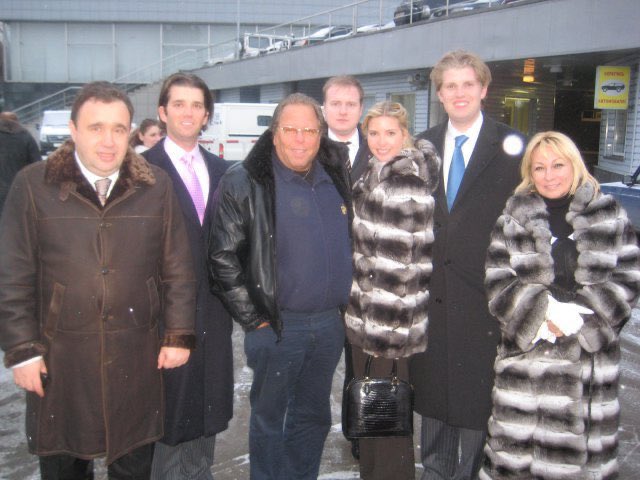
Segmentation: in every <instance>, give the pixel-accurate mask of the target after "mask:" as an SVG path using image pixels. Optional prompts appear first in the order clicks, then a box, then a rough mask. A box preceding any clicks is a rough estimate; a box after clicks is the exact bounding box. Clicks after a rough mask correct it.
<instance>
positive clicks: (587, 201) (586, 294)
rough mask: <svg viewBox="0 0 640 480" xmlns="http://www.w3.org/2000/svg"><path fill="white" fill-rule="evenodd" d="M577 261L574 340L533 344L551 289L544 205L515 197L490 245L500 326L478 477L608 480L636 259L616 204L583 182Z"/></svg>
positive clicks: (637, 281) (572, 209)
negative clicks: (621, 338)
mask: <svg viewBox="0 0 640 480" xmlns="http://www.w3.org/2000/svg"><path fill="white" fill-rule="evenodd" d="M566 219H567V222H568V223H569V224H570V225H571V226H572V227H573V231H574V240H575V242H576V247H577V250H578V253H579V257H578V267H577V269H576V271H575V279H576V281H577V283H578V285H579V289H578V292H577V299H576V303H579V304H581V305H584V306H586V307H588V308H590V309H591V310H593V311H594V314H593V315H583V319H584V325H583V327H582V328H581V330H580V331H579V332H578V333H577V334H576V335H570V336H566V337H561V338H558V339H557V340H556V342H555V343H550V342H547V341H542V340H540V341H538V342H537V343H535V344H532V343H531V342H532V340H533V338H534V337H535V335H536V333H537V331H538V328H539V327H540V325H541V324H542V322H543V321H545V314H546V309H547V303H548V302H547V293H548V287H549V286H550V285H551V284H552V283H553V281H554V270H553V260H552V257H551V232H550V230H549V223H548V213H547V208H546V204H545V202H544V201H543V200H542V198H541V197H540V196H539V195H537V194H535V193H529V194H516V195H514V196H512V197H511V198H510V199H509V201H508V202H507V205H506V207H505V210H504V213H503V215H502V216H501V217H500V218H499V219H498V222H497V224H496V227H495V229H494V231H493V233H492V236H491V243H490V246H489V250H488V256H487V269H486V281H485V283H486V287H487V294H488V299H489V307H490V310H491V313H493V314H494V315H495V316H496V317H497V319H498V320H499V322H500V326H501V329H502V341H501V344H500V345H499V347H498V355H497V358H496V362H495V372H496V378H495V386H494V389H493V395H492V398H493V405H494V406H493V412H492V415H491V418H490V419H489V423H488V431H489V435H488V438H487V445H486V446H485V453H486V458H487V460H486V462H485V464H484V466H483V468H482V471H481V473H480V478H482V479H487V478H493V479H502V478H505V479H506V478H545V479H567V480H568V479H583V478H601V479H605V478H613V477H614V476H615V472H616V470H617V464H616V453H617V452H616V446H617V425H618V415H619V404H618V399H617V382H618V375H619V370H618V361H619V355H620V353H619V345H618V334H619V332H620V329H621V328H622V326H623V325H624V324H625V322H626V321H627V320H628V318H629V316H630V314H631V309H632V307H633V305H634V304H635V302H636V300H637V298H638V293H639V292H640V263H639V259H640V250H639V249H638V247H637V245H636V239H635V233H634V231H633V229H632V228H631V224H630V222H629V220H628V218H627V216H626V213H625V212H624V210H622V209H621V208H620V207H619V206H618V204H617V203H616V202H615V200H614V199H613V198H612V197H611V196H609V195H602V194H600V193H598V192H596V191H595V188H594V187H593V185H591V184H589V183H585V184H584V185H582V186H580V187H579V188H578V190H577V191H576V193H575V195H574V198H573V199H572V201H571V204H570V205H569V211H568V213H567V215H566Z"/></svg>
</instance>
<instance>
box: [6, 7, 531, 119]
mask: <svg viewBox="0 0 640 480" xmlns="http://www.w3.org/2000/svg"><path fill="white" fill-rule="evenodd" d="M389 1H390V0H386V2H387V3H386V6H387V7H388V6H389ZM505 1H507V0H478V1H477V2H476V3H477V4H478V5H477V6H480V7H483V8H484V7H486V8H491V7H494V6H497V5H502V4H503V3H504V2H505ZM521 1H522V2H523V3H527V2H529V1H536V0H521ZM449 2H450V0H446V3H445V5H444V6H443V7H440V8H438V9H435V8H434V9H431V10H429V9H428V8H427V11H429V14H428V15H429V16H428V18H426V19H425V18H419V19H417V20H416V19H414V17H413V15H414V12H413V8H409V12H407V14H408V15H409V20H408V22H405V23H413V22H414V20H415V21H422V20H427V21H430V20H433V19H438V18H441V17H446V16H448V15H450V14H453V13H457V12H465V11H469V12H470V11H472V10H475V8H473V9H468V8H461V7H460V4H450V3H449ZM400 3H401V2H400V0H394V1H393V4H392V5H393V8H397V7H398V6H399V5H400ZM365 4H368V5H369V6H370V7H372V8H369V10H370V11H371V10H373V9H374V8H375V9H376V10H377V15H372V14H371V13H370V12H369V13H368V14H364V15H359V12H358V10H359V7H362V6H363V5H365ZM425 4H426V2H425ZM384 7H385V0H357V1H355V2H352V3H349V4H346V5H343V6H340V7H335V8H331V9H329V10H325V11H322V12H319V13H316V14H314V15H308V16H305V17H301V18H298V19H296V20H293V21H291V22H286V23H281V24H278V25H274V26H271V27H266V28H262V29H256V30H255V32H242V33H240V32H239V31H238V34H239V35H242V37H244V34H245V33H255V34H271V35H283V34H284V35H289V36H291V37H292V39H293V40H294V41H295V40H296V39H299V38H301V37H307V36H309V35H310V34H311V33H312V31H314V29H318V28H321V27H332V26H347V27H350V33H349V34H347V35H353V34H357V33H359V31H358V29H359V28H361V27H363V26H365V25H362V24H361V23H364V22H365V21H371V20H372V19H374V18H376V19H377V24H371V25H369V27H370V29H369V31H372V30H373V31H375V30H382V29H386V28H392V27H393V26H394V24H393V21H389V22H386V23H384V21H383V18H384V15H385V8H384ZM478 11H479V12H480V11H483V10H480V9H478ZM347 35H345V36H347ZM241 59H242V48H241V41H240V39H239V38H236V37H234V38H231V39H228V40H224V41H221V42H218V43H214V44H210V45H207V46H204V47H201V48H187V49H184V50H182V51H180V52H177V53H174V54H172V55H169V56H167V57H163V58H162V59H160V60H158V61H156V62H152V63H150V64H148V65H144V66H142V67H139V68H136V69H135V70H132V71H130V72H127V73H126V74H124V75H121V76H119V77H117V78H115V79H114V80H113V82H114V83H118V84H126V85H127V86H126V88H125V89H126V90H127V91H128V92H129V91H132V90H133V89H135V88H138V87H139V86H140V85H144V84H149V83H154V82H157V81H160V80H161V79H163V78H164V77H166V76H168V75H170V74H172V73H175V72H177V71H180V70H193V69H196V68H202V67H206V66H215V65H220V64H223V63H226V62H230V61H238V60H241ZM78 89H79V87H68V88H65V89H63V90H61V91H60V92H56V93H54V94H51V95H47V96H46V97H43V98H41V99H39V100H36V101H34V102H31V103H29V104H27V105H23V106H21V107H19V108H17V109H15V110H14V111H15V112H16V114H17V115H18V117H19V118H20V121H22V122H25V123H29V122H33V121H34V119H35V118H38V116H39V115H41V113H42V111H44V110H54V109H61V108H65V107H68V106H69V105H70V103H71V102H72V101H73V98H74V97H75V93H76V92H77V90H78Z"/></svg>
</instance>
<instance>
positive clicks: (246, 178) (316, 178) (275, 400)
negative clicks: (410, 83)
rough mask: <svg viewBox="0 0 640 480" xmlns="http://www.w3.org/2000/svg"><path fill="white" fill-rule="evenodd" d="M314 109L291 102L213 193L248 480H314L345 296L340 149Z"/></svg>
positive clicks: (215, 255) (298, 97)
mask: <svg viewBox="0 0 640 480" xmlns="http://www.w3.org/2000/svg"><path fill="white" fill-rule="evenodd" d="M325 135H326V125H325V122H324V118H323V116H322V111H321V109H320V106H319V105H318V103H317V102H316V101H315V100H313V99H312V98H310V97H308V96H306V95H303V94H300V93H295V94H292V95H289V96H288V97H287V98H285V99H284V100H283V101H282V102H280V104H279V105H278V106H277V107H276V110H275V112H274V115H273V121H272V124H271V127H270V128H269V129H268V130H267V131H266V132H265V133H264V134H263V135H262V136H261V137H260V139H259V140H258V142H257V143H256V145H255V146H254V148H253V149H252V150H251V152H250V153H249V155H248V156H247V158H246V159H245V160H244V161H243V162H242V163H240V164H237V165H234V166H233V167H231V168H230V169H229V170H228V171H227V173H226V174H225V175H224V176H223V178H222V180H221V181H220V185H219V187H218V192H217V194H216V195H217V202H218V203H217V205H216V207H215V211H214V216H213V221H212V225H211V233H210V240H209V268H210V278H211V282H212V285H213V288H214V291H215V293H216V294H217V295H219V296H220V298H221V299H222V301H223V303H224V304H225V306H226V307H227V308H228V310H229V311H230V313H231V315H232V317H233V318H234V320H235V321H237V322H238V323H239V324H240V325H242V327H243V328H244V330H245V332H246V333H245V340H244V348H245V354H246V356H247V364H248V365H249V367H250V368H251V369H252V370H253V384H252V386H251V394H250V402H251V418H250V426H249V455H250V464H251V467H250V468H251V479H252V480H263V479H273V480H276V479H281V478H288V479H289V478H290V479H293V478H295V479H298V480H303V479H309V480H311V479H316V478H317V476H318V471H319V468H320V458H321V455H322V450H323V447H324V442H325V439H326V437H327V434H328V433H329V428H330V426H331V409H330V404H329V398H330V394H331V382H332V378H333V374H334V371H335V368H336V366H337V364H338V361H339V359H340V355H341V352H342V347H343V345H344V326H343V323H342V318H341V315H340V308H341V307H344V306H345V305H346V303H347V298H348V295H349V287H350V284H351V245H350V240H349V225H350V219H351V204H350V196H349V191H350V188H349V180H348V177H347V171H346V169H345V167H344V162H345V156H346V155H347V152H346V148H345V146H344V145H340V144H338V143H335V142H333V141H332V140H329V139H328V138H326V136H325Z"/></svg>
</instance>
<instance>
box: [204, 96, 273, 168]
mask: <svg viewBox="0 0 640 480" xmlns="http://www.w3.org/2000/svg"><path fill="white" fill-rule="evenodd" d="M276 106H277V104H276V103H216V104H214V106H213V117H212V118H211V120H210V123H209V126H208V127H207V129H206V130H205V131H204V132H203V133H202V135H200V139H199V140H198V142H199V143H200V145H202V146H203V147H204V148H206V149H207V150H209V151H210V152H211V153H213V154H215V155H218V156H219V157H221V158H224V159H225V160H244V158H245V157H246V156H247V153H249V150H251V148H253V145H254V144H255V143H256V140H258V137H260V135H262V134H263V133H264V131H265V130H266V129H267V128H269V126H270V125H271V118H272V117H273V111H274V110H275V108H276Z"/></svg>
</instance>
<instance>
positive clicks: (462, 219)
mask: <svg viewBox="0 0 640 480" xmlns="http://www.w3.org/2000/svg"><path fill="white" fill-rule="evenodd" d="M431 81H432V82H433V83H434V84H435V86H436V89H437V92H438V98H439V100H440V102H441V103H442V105H443V107H444V109H445V111H446V112H447V114H448V116H449V120H448V121H447V122H444V123H442V124H440V125H437V126H435V127H433V128H432V129H430V130H428V131H426V132H424V133H422V134H420V135H418V138H424V139H426V140H429V141H431V142H432V143H433V144H434V145H435V147H436V148H437V149H438V152H439V153H440V156H441V158H442V170H441V172H442V173H441V175H440V181H439V184H438V189H437V190H436V192H435V195H434V196H435V201H436V206H435V212H434V235H435V241H434V244H433V274H432V276H431V283H430V287H429V290H430V298H429V307H428V312H429V329H428V337H429V346H428V348H427V350H426V351H425V352H424V353H420V354H418V355H415V356H414V357H413V358H412V359H411V365H410V374H411V383H412V384H413V386H414V388H415V392H416V399H415V409H416V411H417V412H418V413H419V414H420V415H422V448H421V454H422V464H423V466H424V468H425V470H424V473H423V475H422V479H423V480H431V479H454V478H455V479H460V480H461V479H472V478H474V477H475V476H476V474H477V471H478V469H479V468H480V462H481V460H482V447H483V445H484V438H485V434H486V426H487V419H488V418H489V413H490V412H491V387H492V385H493V360H494V358H495V355H496V346H497V344H498V340H499V329H498V323H497V321H496V320H495V319H494V318H493V317H492V316H491V314H490V313H489V311H488V309H487V301H486V296H485V293H484V285H483V279H484V258H485V255H486V251H487V247H488V245H489V234H490V233H491V229H492V228H493V225H494V224H495V222H496V219H497V218H498V216H499V215H500V212H502V209H503V207H504V204H505V202H506V200H507V198H508V197H509V195H511V193H512V192H513V189H514V188H515V187H516V185H517V184H518V181H519V177H520V176H519V172H518V167H519V161H520V157H521V155H522V150H523V149H524V141H523V136H522V135H521V134H520V133H519V132H516V131H515V130H513V129H511V128H509V127H508V126H507V125H503V124H501V123H498V122H495V121H494V120H492V119H490V118H488V117H487V116H485V115H483V113H482V110H481V107H482V100H483V99H484V98H485V96H486V95H487V89H488V87H489V83H490V82H491V72H490V71H489V67H487V65H486V64H485V63H484V62H483V61H482V60H481V59H480V58H478V57H477V56H476V55H474V54H472V53H470V52H466V51H462V50H458V51H453V52H449V53H447V54H445V55H444V56H443V57H442V58H441V59H440V60H439V61H438V63H437V64H436V65H435V66H434V68H433V70H432V72H431ZM459 143H461V145H459Z"/></svg>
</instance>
